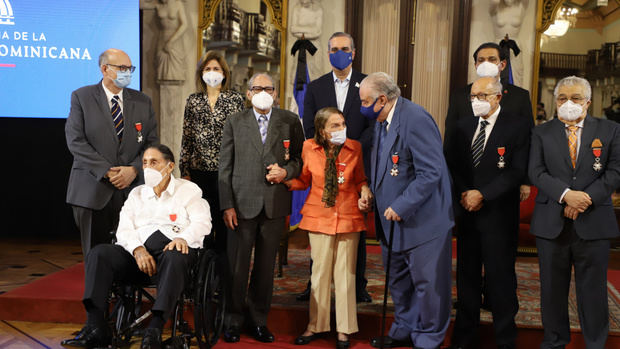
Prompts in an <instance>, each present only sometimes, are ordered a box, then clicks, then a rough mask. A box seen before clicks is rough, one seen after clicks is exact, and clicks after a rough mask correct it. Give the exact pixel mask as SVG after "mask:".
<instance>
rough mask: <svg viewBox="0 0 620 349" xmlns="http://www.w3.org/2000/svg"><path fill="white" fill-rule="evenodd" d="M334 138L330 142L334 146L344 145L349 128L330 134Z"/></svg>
mask: <svg viewBox="0 0 620 349" xmlns="http://www.w3.org/2000/svg"><path fill="white" fill-rule="evenodd" d="M330 134H331V136H332V138H331V139H330V140H329V141H330V142H331V143H332V144H334V145H342V144H344V141H345V140H347V128H346V127H345V128H344V129H342V130H340V131H334V132H330Z"/></svg>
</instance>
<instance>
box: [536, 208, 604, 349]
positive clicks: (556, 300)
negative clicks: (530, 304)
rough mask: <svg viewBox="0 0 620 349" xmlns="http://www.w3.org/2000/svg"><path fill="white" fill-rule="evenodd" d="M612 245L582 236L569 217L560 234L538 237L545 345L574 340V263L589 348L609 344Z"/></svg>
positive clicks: (553, 345) (544, 346)
mask: <svg viewBox="0 0 620 349" xmlns="http://www.w3.org/2000/svg"><path fill="white" fill-rule="evenodd" d="M609 245H610V242H609V240H583V239H581V238H580V237H579V235H577V233H576V232H575V228H574V226H573V223H572V221H571V220H568V219H566V223H565V225H564V229H563V230H562V233H560V235H559V236H558V237H557V238H555V239H543V238H539V237H537V238H536V247H537V248H538V261H539V265H540V303H541V308H542V310H541V312H542V323H543V327H544V329H545V336H544V339H543V342H542V343H541V345H540V348H541V349H548V348H564V346H565V345H566V344H568V343H569V342H570V325H569V319H568V293H569V288H570V279H571V268H572V267H574V268H575V285H576V291H577V308H578V313H579V322H580V324H581V329H582V332H583V339H584V341H585V343H586V348H588V349H596V348H605V342H606V341H607V333H608V332H609V308H608V304H607V265H608V262H609Z"/></svg>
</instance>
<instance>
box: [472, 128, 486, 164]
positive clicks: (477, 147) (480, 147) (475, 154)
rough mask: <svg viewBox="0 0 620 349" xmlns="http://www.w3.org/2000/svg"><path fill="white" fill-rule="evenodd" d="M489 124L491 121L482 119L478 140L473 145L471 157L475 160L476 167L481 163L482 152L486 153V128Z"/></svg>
mask: <svg viewBox="0 0 620 349" xmlns="http://www.w3.org/2000/svg"><path fill="white" fill-rule="evenodd" d="M488 124H489V122H488V121H486V120H482V121H480V132H478V136H476V140H475V141H474V143H473V144H472V145H471V157H472V159H473V160H474V167H478V165H480V158H481V157H482V153H484V140H485V139H486V136H487V134H486V131H485V130H486V128H487V125H488Z"/></svg>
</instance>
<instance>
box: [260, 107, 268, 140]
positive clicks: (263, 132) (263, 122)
mask: <svg viewBox="0 0 620 349" xmlns="http://www.w3.org/2000/svg"><path fill="white" fill-rule="evenodd" d="M268 125H269V121H268V120H267V116H266V115H264V114H260V116H259V117H258V130H259V131H260V139H261V140H262V141H263V144H265V139H267V126H268Z"/></svg>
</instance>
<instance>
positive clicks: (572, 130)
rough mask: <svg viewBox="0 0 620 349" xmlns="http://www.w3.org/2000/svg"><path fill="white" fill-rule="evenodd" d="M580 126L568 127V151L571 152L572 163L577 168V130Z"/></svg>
mask: <svg viewBox="0 0 620 349" xmlns="http://www.w3.org/2000/svg"><path fill="white" fill-rule="evenodd" d="M578 129H579V127H578V126H568V151H569V152H570V161H571V163H572V164H573V168H575V164H576V163H577V130H578Z"/></svg>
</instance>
